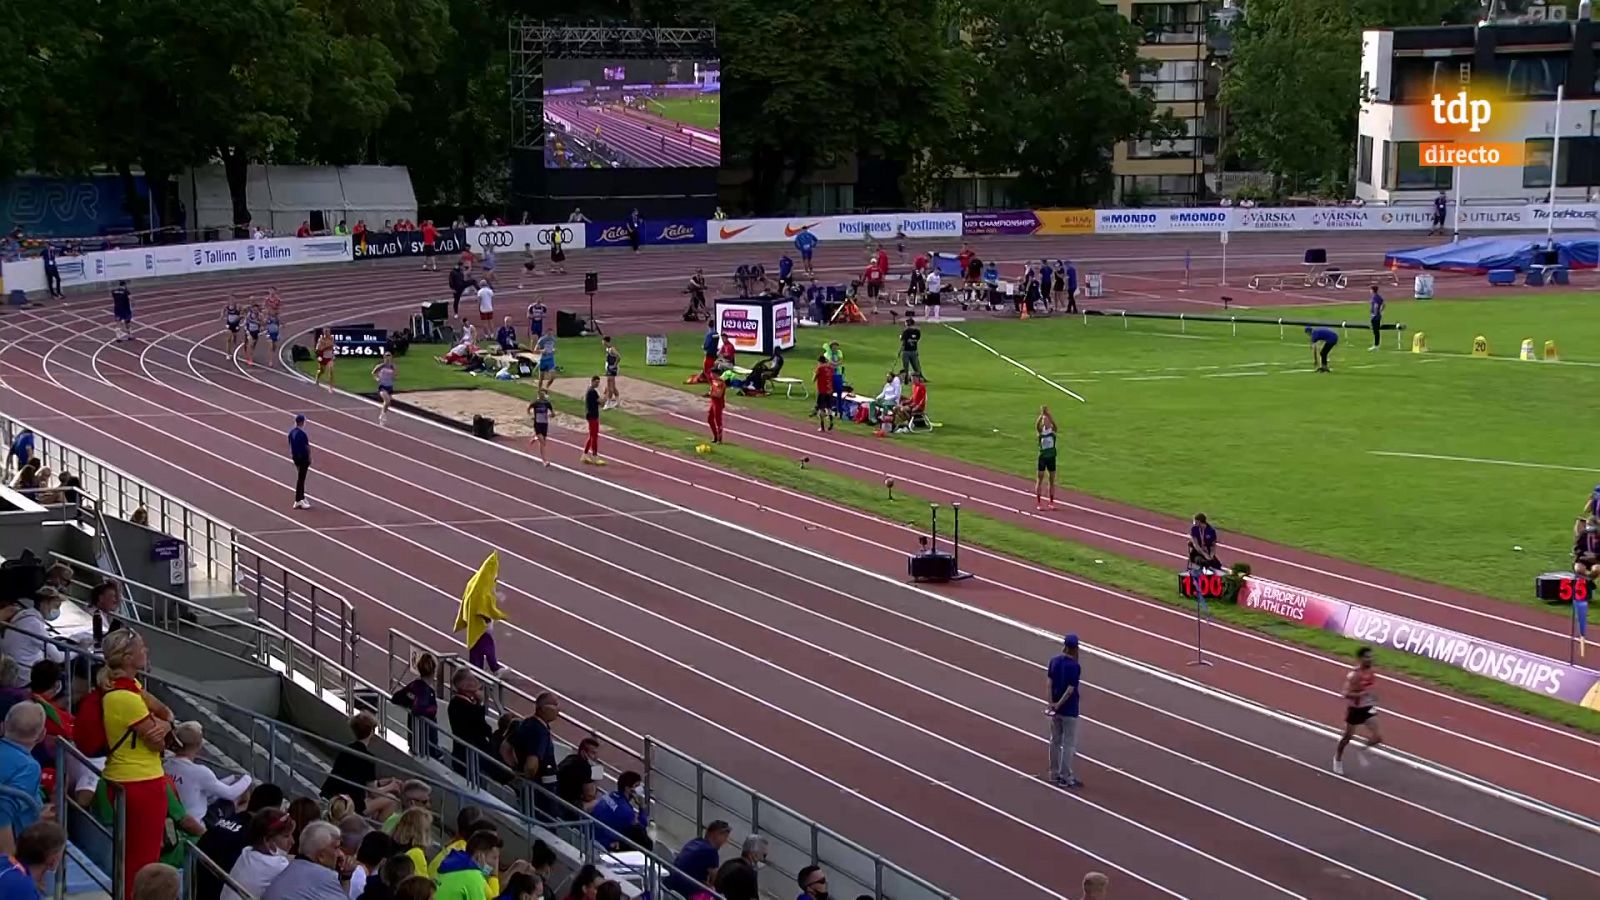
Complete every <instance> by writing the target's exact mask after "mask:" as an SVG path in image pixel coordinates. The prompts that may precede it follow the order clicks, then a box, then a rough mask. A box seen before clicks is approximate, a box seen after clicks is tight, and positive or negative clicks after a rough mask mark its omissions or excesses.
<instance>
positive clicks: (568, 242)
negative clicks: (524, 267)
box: [467, 222, 588, 255]
mask: <svg viewBox="0 0 1600 900" xmlns="http://www.w3.org/2000/svg"><path fill="white" fill-rule="evenodd" d="M587 237H588V234H587V233H586V230H585V229H584V227H583V223H582V222H560V223H555V224H550V225H492V226H489V227H486V228H468V229H467V246H468V247H470V248H472V252H473V253H478V254H482V253H483V251H485V250H493V251H494V252H495V254H496V255H499V254H502V253H520V252H522V251H523V250H525V249H527V248H530V247H531V248H532V249H533V252H534V253H542V254H546V255H548V254H549V253H550V245H551V244H553V243H555V242H556V241H557V240H559V241H560V242H561V247H562V249H564V250H582V249H583V248H584V247H585V246H586V241H585V238H587Z"/></svg>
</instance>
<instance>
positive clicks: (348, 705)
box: [0, 414, 952, 900]
mask: <svg viewBox="0 0 1600 900" xmlns="http://www.w3.org/2000/svg"><path fill="white" fill-rule="evenodd" d="M16 427H20V426H19V424H18V423H17V422H16V420H14V419H11V418H10V417H8V416H5V415H4V414H0V428H3V431H4V434H5V435H6V438H7V441H8V443H9V440H10V438H11V436H12V435H13V434H14V430H15V428H16ZM34 434H35V436H36V438H38V441H39V445H40V446H41V447H42V446H43V445H44V443H45V442H46V441H51V442H52V443H54V444H55V445H59V446H60V447H62V448H63V450H64V451H66V452H71V453H72V454H74V455H75V458H78V459H84V460H89V461H90V462H92V463H93V464H94V465H95V466H96V467H97V473H98V474H100V475H101V477H102V478H103V477H104V473H110V474H111V475H112V476H115V477H116V478H117V479H119V481H118V485H119V491H120V490H121V489H122V487H124V486H126V485H128V484H132V485H134V486H136V487H138V488H140V489H141V490H144V491H148V492H149V493H150V494H151V495H152V496H159V497H162V498H165V497H166V495H165V494H161V493H160V492H159V491H156V490H155V489H154V488H150V487H149V486H148V485H145V484H144V482H142V481H139V480H138V479H135V478H132V477H131V476H126V475H124V474H123V473H122V472H121V471H120V470H117V469H116V468H114V467H111V466H109V465H107V464H105V463H103V462H101V461H100V460H98V459H95V458H94V457H92V456H89V455H88V454H83V453H80V452H78V451H77V450H75V449H74V448H71V447H68V446H66V445H63V444H60V442H59V441H53V439H49V438H48V436H46V435H43V434H41V433H40V432H38V431H37V430H36V431H34ZM40 453H41V455H43V454H44V451H43V450H42V449H41V450H40ZM58 453H59V454H61V455H62V458H66V457H65V455H64V453H63V452H62V451H58ZM78 470H79V471H80V473H83V472H84V471H85V470H86V467H84V466H81V465H80V466H79V467H78ZM80 480H84V479H83V475H82V474H80ZM97 484H98V482H97ZM79 490H80V491H85V492H89V488H88V485H87V483H85V484H83V485H82V486H80V488H79ZM96 498H97V502H100V501H99V498H98V494H96ZM173 502H174V503H177V501H173ZM183 508H184V509H189V507H187V506H184V507H183ZM163 510H164V511H163V516H165V507H163ZM193 515H194V517H196V518H198V519H200V520H202V521H204V522H205V523H207V529H208V533H209V532H210V530H211V529H212V528H213V527H214V528H216V529H218V530H220V531H222V532H225V533H226V534H227V535H228V540H227V543H226V544H225V545H223V546H225V547H226V548H227V549H228V550H229V552H230V554H231V553H232V551H233V550H234V549H235V548H236V546H237V545H236V543H235V540H234V539H235V537H236V536H237V534H238V532H237V531H236V530H234V529H233V527H232V526H229V525H224V524H222V523H220V522H219V521H218V520H215V519H212V518H210V517H209V516H205V515H204V514H201V513H198V512H197V511H196V512H194V514H193ZM190 521H191V520H190V518H189V517H188V516H187V515H186V517H185V527H186V528H187V527H189V523H190ZM190 546H191V547H192V544H191V545H190ZM208 552H209V551H208ZM245 552H247V553H252V554H254V555H255V556H256V558H258V559H261V560H264V561H267V562H269V563H271V564H272V565H275V566H278V567H279V569H280V571H282V572H283V573H284V574H285V576H288V575H292V574H294V573H293V571H292V570H291V569H289V568H288V567H287V566H282V565H280V564H278V563H277V562H276V561H273V560H270V559H269V558H268V557H265V556H264V555H261V554H258V553H255V551H245ZM63 559H65V558H64V557H63ZM67 561H69V562H72V563H73V564H74V565H75V566H77V567H79V568H87V569H89V570H91V571H97V572H101V573H102V574H105V573H104V572H103V570H100V569H98V567H94V566H85V565H83V564H82V563H79V562H77V561H76V560H67ZM230 571H232V572H233V573H234V574H235V575H237V574H238V571H239V570H238V567H237V566H236V565H234V564H232V563H231V562H230ZM295 577H296V578H298V577H299V576H298V575H295ZM124 580H125V581H126V579H124ZM300 580H301V581H303V582H305V584H307V585H312V584H313V583H312V582H310V581H309V580H308V579H300ZM128 583H129V584H133V585H136V586H138V587H140V588H143V589H144V590H147V591H149V592H151V593H152V594H154V595H160V596H163V597H165V598H168V599H170V600H172V601H174V602H176V603H177V604H179V606H180V608H186V607H193V608H197V609H205V612H206V613H207V615H210V616H214V617H218V618H222V619H224V620H225V621H227V622H229V623H230V625H233V626H235V627H239V628H244V629H247V630H249V631H250V632H252V633H254V634H255V635H256V639H255V642H254V646H255V647H256V648H257V649H256V652H255V653H254V658H255V659H257V660H259V661H263V662H264V663H265V664H267V665H268V666H269V667H271V668H276V665H275V664H281V665H282V667H283V671H284V673H285V674H288V675H290V676H291V677H293V676H295V675H297V674H298V675H302V677H304V673H302V672H301V671H300V670H299V669H298V668H297V666H296V663H297V662H299V661H300V659H303V658H304V657H305V656H307V655H309V656H311V658H312V660H313V665H312V672H313V674H312V675H311V676H310V678H309V680H311V681H312V683H313V684H314V685H315V686H316V688H317V691H318V693H319V695H320V696H319V699H322V700H323V701H325V702H331V698H329V696H328V695H327V692H326V691H325V690H324V687H325V686H326V684H327V682H326V681H325V680H324V675H325V674H326V671H327V670H329V669H331V670H332V671H333V672H334V673H336V674H338V675H339V676H340V677H341V682H340V684H341V686H342V688H343V690H342V691H341V692H340V694H339V698H340V700H341V703H340V704H334V705H336V706H340V705H342V706H343V708H344V710H345V711H346V712H354V711H355V710H356V709H358V708H365V707H362V706H360V705H359V704H358V703H357V701H356V696H355V695H356V690H357V689H358V688H359V689H361V690H365V691H369V692H371V693H373V694H375V695H376V696H377V697H378V698H380V699H387V697H388V696H389V691H388V689H386V688H385V689H380V688H379V687H378V686H376V685H374V684H372V682H371V681H370V680H368V679H365V678H362V677H361V676H360V675H358V674H356V673H355V671H354V667H353V665H349V666H347V665H345V664H344V663H343V662H341V661H336V660H330V659H328V658H327V657H326V656H324V655H323V654H322V653H320V652H317V651H315V650H313V649H312V648H310V647H308V646H306V642H304V641H302V640H300V639H297V638H295V637H293V636H292V635H291V634H289V633H287V632H285V631H280V630H279V629H277V628H275V627H273V626H272V625H270V623H268V622H267V621H265V617H264V616H262V621H257V622H246V621H243V620H240V619H236V618H233V617H231V616H227V615H226V614H224V613H220V612H218V611H215V610H211V609H206V608H204V607H199V606H198V604H195V603H194V602H193V601H190V600H187V599H184V598H179V597H175V596H173V595H172V594H170V593H169V592H167V591H163V590H161V589H159V588H152V587H149V586H147V585H143V584H139V583H138V582H128ZM235 583H236V584H237V583H238V582H237V581H236V582H235ZM257 583H258V584H259V579H258V582H257ZM319 590H320V589H319ZM281 593H282V597H283V603H284V605H285V606H286V607H287V606H288V604H289V603H290V602H297V603H298V604H299V606H300V607H301V608H307V609H310V610H311V617H310V618H309V619H306V618H304V617H301V616H300V615H299V614H298V613H296V614H295V618H296V620H297V621H301V622H305V621H310V622H311V623H312V624H313V631H315V630H316V627H315V626H316V623H317V621H318V617H319V610H321V612H320V615H321V618H322V619H323V620H324V621H326V620H327V616H328V614H329V611H328V610H327V609H326V608H325V607H321V606H319V605H317V604H315V603H313V602H310V601H308V600H307V599H306V598H304V597H302V596H301V595H299V594H298V593H297V592H296V591H294V590H292V589H290V588H288V587H285V588H284V589H283V590H282V592H281ZM327 593H328V594H329V595H330V596H335V597H337V596H338V595H337V594H333V593H332V592H327ZM339 599H340V601H341V603H342V605H343V606H344V607H348V606H349V604H348V602H347V601H344V600H343V598H342V597H340V598H339ZM260 606H261V604H258V615H259V614H260ZM284 615H285V616H287V615H288V612H287V610H285V612H284ZM187 627H200V628H202V630H205V629H204V626H195V625H194V624H193V623H189V624H188V626H187ZM162 630H163V631H166V629H162ZM168 633H171V634H173V635H174V636H175V637H178V638H180V639H185V640H187V639H186V638H183V636H182V635H181V634H177V633H176V632H175V631H174V632H168ZM211 633H213V634H218V635H219V636H222V637H228V636H226V635H222V634H221V633H220V632H215V631H212V632H211ZM349 635H350V641H351V644H350V646H351V647H353V646H354V643H355V642H357V641H359V640H360V636H359V634H357V633H356V632H355V629H354V610H353V608H352V609H351V610H350V629H349ZM342 637H343V635H342ZM268 638H270V640H271V641H276V642H281V644H282V648H283V652H282V655H281V657H276V656H273V655H272V653H271V652H270V649H269V648H271V646H272V644H271V643H270V642H269V640H268ZM397 639H399V640H402V641H404V642H405V645H406V646H405V648H404V652H403V653H402V654H401V655H400V656H399V657H398V658H397V654H396V641H397ZM233 640H235V641H238V642H239V643H242V644H248V643H249V642H245V641H239V640H238V639H237V638H233ZM191 643H198V642H193V641H191ZM340 644H341V646H343V645H344V644H345V641H344V640H341V641H340ZM387 650H388V655H389V659H388V669H387V672H388V673H389V675H388V678H389V679H390V680H393V679H394V672H395V665H396V662H397V661H398V659H404V665H403V667H402V668H408V667H409V664H410V659H411V657H412V656H413V655H414V654H413V653H412V652H410V651H411V650H420V651H426V652H429V653H433V654H434V656H435V658H437V659H439V660H440V662H441V666H440V673H439V675H440V678H441V683H440V686H439V689H438V690H437V691H436V693H437V694H438V695H439V697H440V698H441V699H442V700H446V701H447V699H448V697H449V694H450V691H449V687H448V685H449V680H448V678H445V676H444V670H445V668H446V666H447V665H448V666H457V667H467V668H471V669H472V670H473V671H474V672H475V673H476V674H477V675H478V676H479V678H480V680H482V681H483V682H484V684H485V685H487V686H489V687H491V688H492V689H493V690H494V692H495V694H496V697H497V699H498V700H500V701H501V702H500V703H499V704H498V705H499V707H500V708H501V709H505V708H506V704H505V703H504V700H505V694H506V692H509V693H511V694H512V695H514V696H515V697H518V698H520V699H522V700H523V701H525V702H526V703H528V704H529V708H530V709H531V708H532V706H533V705H534V704H535V703H536V698H535V695H533V694H530V693H529V692H528V691H525V690H523V689H521V688H518V687H516V686H515V685H511V684H508V683H507V682H506V681H505V679H502V678H499V677H497V676H495V675H493V674H491V673H487V672H483V671H482V670H480V669H477V668H476V667H472V666H471V665H470V664H469V663H466V662H464V661H462V660H460V658H459V654H441V653H438V652H437V651H435V650H433V649H432V647H430V646H429V645H427V644H424V643H423V642H421V641H419V640H417V639H415V638H414V637H412V636H410V635H408V634H406V633H405V632H403V631H399V630H398V629H392V628H391V629H389V636H388V646H387ZM297 657H299V658H300V659H297ZM352 663H353V658H352ZM377 706H378V707H379V709H378V710H376V711H377V713H378V718H379V721H380V729H381V730H382V731H383V732H384V733H386V734H391V733H395V732H396V731H397V729H395V728H393V727H391V726H390V723H389V722H388V714H389V713H390V712H391V710H392V709H393V707H392V706H391V705H390V704H388V703H379V704H377ZM562 719H563V721H565V722H567V723H569V724H570V725H572V726H574V727H575V728H577V729H579V730H581V731H583V732H584V733H585V734H589V735H593V736H594V737H596V738H597V739H599V740H601V741H602V742H604V743H607V744H609V745H611V746H612V747H614V748H616V749H618V750H620V751H622V752H623V753H625V754H627V755H628V756H631V757H633V758H635V759H637V760H639V762H640V764H641V767H642V772H643V774H644V776H645V778H646V779H647V780H648V779H650V778H651V777H652V771H651V770H652V768H653V766H652V759H651V757H652V755H653V754H661V753H666V754H669V755H670V756H671V757H672V758H674V759H678V760H682V761H683V762H685V763H687V764H689V765H691V766H692V767H693V768H694V771H695V772H696V777H697V780H699V781H702V782H703V781H704V780H705V779H707V778H710V779H714V780H715V781H717V782H718V783H720V784H724V785H727V786H729V787H730V788H733V789H735V790H738V791H740V792H742V793H743V794H745V795H746V797H747V799H748V802H749V804H750V809H751V810H752V813H753V814H755V813H758V812H759V810H761V809H767V810H769V811H771V813H772V814H775V815H778V816H785V817H789V818H791V819H793V820H795V821H799V822H805V823H807V831H808V834H810V835H812V836H813V837H812V838H811V840H810V843H811V844H812V847H811V848H808V849H809V855H810V857H811V859H812V862H814V863H815V864H819V865H824V866H827V867H828V868H830V869H843V870H846V871H847V870H848V868H849V867H848V865H847V864H846V865H841V864H840V863H841V862H842V861H841V860H835V859H833V858H831V857H829V856H827V855H826V854H824V853H822V852H821V850H822V848H823V846H824V845H827V844H831V845H836V846H839V847H842V848H845V849H847V850H850V851H851V852H853V853H857V854H859V855H860V856H861V857H862V858H865V859H867V860H870V861H871V862H872V867H873V876H872V880H873V881H875V882H877V883H878V884H879V885H880V886H881V884H882V883H883V882H884V880H885V877H884V876H886V875H889V876H892V877H893V879H894V880H896V881H903V883H904V884H906V885H909V886H911V887H914V888H915V889H916V890H917V892H918V896H927V897H931V898H937V900H952V895H951V894H950V893H949V892H947V891H943V890H940V889H939V888H937V887H934V886H933V885H931V884H929V883H928V882H927V881H926V880H925V879H922V878H920V877H918V876H916V875H914V874H912V873H910V872H909V871H907V870H905V869H904V868H901V867H900V866H897V865H895V864H893V863H891V862H889V861H887V860H884V859H883V858H882V857H881V856H878V855H877V854H875V853H872V852H871V851H868V850H866V849H865V848H863V847H861V845H860V844H857V843H856V842H854V841H850V840H849V839H847V838H844V837H843V836H841V835H839V834H838V833H837V832H834V831H832V830H831V829H828V828H826V827H824V826H821V825H819V824H817V823H815V822H814V821H812V820H811V819H809V818H807V817H805V816H802V815H800V814H798V813H796V812H795V811H793V810H792V809H789V808H788V807H786V806H784V805H782V804H780V803H777V802H775V801H773V800H772V799H771V798H768V797H766V796H765V795H763V794H761V793H759V792H757V791H755V790H754V789H752V788H750V787H748V786H746V785H744V784H742V783H741V782H739V781H737V780H735V779H733V778H730V777H728V776H726V775H724V774H723V773H722V772H720V771H718V770H716V769H714V768H712V767H710V766H707V765H705V764H704V763H701V762H700V761H699V760H697V759H695V758H694V757H692V756H689V755H688V754H685V753H683V752H682V751H680V750H678V749H676V748H675V747H672V746H670V745H668V744H665V743H663V742H661V741H658V740H655V739H653V738H651V737H649V736H648V735H641V734H638V733H636V732H631V731H629V732H627V733H628V735H629V737H631V738H633V739H635V740H637V741H641V742H642V744H643V748H644V751H643V753H641V752H639V751H635V750H633V749H631V748H630V747H628V746H627V745H626V744H624V743H623V742H621V741H619V740H617V739H616V738H614V737H610V736H608V735H606V734H605V733H604V732H601V731H600V730H599V729H597V728H594V727H593V726H591V725H589V724H587V723H585V722H582V721H580V720H578V719H576V718H573V717H572V716H570V715H568V714H567V713H562ZM435 727H437V724H436V723H435ZM619 727H621V726H619ZM624 730H625V731H626V729H625V727H624ZM405 733H406V734H407V735H408V740H409V738H410V735H411V729H410V728H409V727H407V728H406V729H405ZM557 740H558V741H559V742H560V743H562V744H565V745H566V746H569V747H570V746H572V745H571V744H570V743H568V742H566V741H561V740H560V739H559V738H557ZM474 750H476V748H474ZM493 764H494V765H499V764H500V763H499V762H498V760H495V761H493ZM609 768H610V767H608V769H609ZM613 771H614V770H613ZM661 777H663V778H667V777H668V776H666V775H665V774H664V773H663V774H661ZM669 780H670V779H669ZM646 790H647V793H649V787H648V786H647V789H646ZM651 796H652V799H651V802H652V805H653V806H654V805H655V804H658V803H661V802H662V801H660V800H659V798H657V797H655V796H654V795H651ZM706 803H707V801H706V798H705V797H704V795H703V793H702V794H699V795H698V798H697V801H696V807H697V809H696V813H695V815H693V816H689V815H688V814H686V813H685V812H684V811H682V810H678V809H676V808H675V807H672V806H671V805H670V804H663V805H665V806H666V808H667V809H669V810H670V811H671V812H673V813H674V814H676V815H678V816H679V817H680V818H682V819H684V820H685V821H693V822H694V823H695V827H696V831H697V832H698V831H699V830H701V829H702V828H703V826H704V824H705V822H704V821H703V816H702V815H701V814H702V813H703V811H704V809H705V806H706ZM657 818H658V817H655V816H653V817H652V821H655V820H656V819H657ZM768 818H769V819H770V818H771V816H770V815H769V817H768ZM757 827H759V816H757V818H756V819H753V820H752V829H753V830H754V829H755V828H757ZM769 836H770V833H769ZM879 894H880V896H883V895H884V894H883V892H882V891H881V890H880V891H879ZM892 895H893V894H891V896H892Z"/></svg>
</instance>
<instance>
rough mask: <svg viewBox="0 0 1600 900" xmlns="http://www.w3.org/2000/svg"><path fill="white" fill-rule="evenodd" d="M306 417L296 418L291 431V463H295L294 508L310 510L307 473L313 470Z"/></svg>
mask: <svg viewBox="0 0 1600 900" xmlns="http://www.w3.org/2000/svg"><path fill="white" fill-rule="evenodd" d="M305 424H306V417H305V416H304V415H297V416H295V417H294V427H293V428H291V429H289V461H290V462H292V463H294V508H295V509H310V508H311V501H310V500H307V499H306V473H307V472H309V471H310V470H311V439H310V438H308V437H306V430H305V428H304V427H303V426H304V425H305Z"/></svg>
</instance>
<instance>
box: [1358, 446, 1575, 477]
mask: <svg viewBox="0 0 1600 900" xmlns="http://www.w3.org/2000/svg"><path fill="white" fill-rule="evenodd" d="M1367 453H1369V454H1371V455H1373V456H1395V457H1400V458H1403V459H1434V460H1440V461H1443V462H1459V463H1476V464H1478V465H1483V466H1511V467H1514V468H1518V469H1555V470H1557V471H1561V472H1600V469H1595V468H1590V467H1588V466H1563V465H1557V464H1555V463H1536V462H1523V461H1521V460H1515V459H1490V458H1485V457H1481V456H1449V455H1447V454H1443V453H1403V452H1401V451H1399V450H1368V451H1367Z"/></svg>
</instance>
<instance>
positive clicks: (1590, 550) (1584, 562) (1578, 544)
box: [1572, 517, 1600, 579]
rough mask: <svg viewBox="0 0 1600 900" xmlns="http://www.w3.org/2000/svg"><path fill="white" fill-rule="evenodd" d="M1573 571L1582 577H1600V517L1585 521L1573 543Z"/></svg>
mask: <svg viewBox="0 0 1600 900" xmlns="http://www.w3.org/2000/svg"><path fill="white" fill-rule="evenodd" d="M1572 571H1573V572H1575V573H1577V575H1578V577H1580V578H1590V579H1594V578H1600V519H1596V518H1592V517H1591V518H1590V519H1589V521H1587V522H1585V523H1583V530H1582V531H1579V532H1578V539H1577V540H1576V541H1574V542H1573V544H1572Z"/></svg>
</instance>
